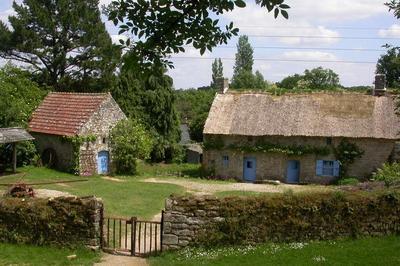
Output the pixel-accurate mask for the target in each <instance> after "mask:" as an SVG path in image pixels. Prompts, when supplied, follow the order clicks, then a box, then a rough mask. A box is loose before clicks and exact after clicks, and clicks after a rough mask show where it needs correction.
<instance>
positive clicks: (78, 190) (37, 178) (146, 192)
mask: <svg viewBox="0 0 400 266" xmlns="http://www.w3.org/2000/svg"><path fill="white" fill-rule="evenodd" d="M18 171H19V172H20V173H21V174H17V175H13V176H3V177H1V178H0V183H11V182H26V183H34V182H36V183H38V182H47V181H57V180H63V181H64V180H77V179H82V177H78V176H74V175H71V174H67V173H62V172H58V171H55V170H51V169H47V168H36V167H24V168H19V169H18ZM85 178H86V179H88V181H85V182H77V183H66V184H51V185H40V186H34V188H45V189H53V190H59V191H65V192H69V193H71V194H73V195H77V196H88V195H94V196H96V197H100V198H102V199H103V201H104V205H105V214H106V215H112V216H125V217H131V216H136V217H138V218H141V219H150V218H152V217H153V216H154V215H156V214H157V213H160V211H161V210H162V209H163V208H164V200H165V198H167V197H168V196H170V195H171V194H183V193H185V190H184V189H183V188H182V187H180V186H177V185H173V184H155V183H146V182H143V178H141V177H135V176H132V177H118V178H120V179H122V180H123V182H115V181H110V180H104V179H102V178H101V177H100V176H92V177H85Z"/></svg>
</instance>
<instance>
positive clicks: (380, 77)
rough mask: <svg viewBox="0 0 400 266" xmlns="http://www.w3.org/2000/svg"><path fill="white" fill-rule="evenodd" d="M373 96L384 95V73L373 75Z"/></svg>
mask: <svg viewBox="0 0 400 266" xmlns="http://www.w3.org/2000/svg"><path fill="white" fill-rule="evenodd" d="M372 95H373V96H384V95H386V76H385V74H376V75H375V87H374V89H373V90H372Z"/></svg>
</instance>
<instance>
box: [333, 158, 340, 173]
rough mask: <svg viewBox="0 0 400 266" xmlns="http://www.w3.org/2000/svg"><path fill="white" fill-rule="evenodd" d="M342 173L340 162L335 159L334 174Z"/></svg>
mask: <svg viewBox="0 0 400 266" xmlns="http://www.w3.org/2000/svg"><path fill="white" fill-rule="evenodd" d="M339 174H340V162H339V161H334V163H333V176H339Z"/></svg>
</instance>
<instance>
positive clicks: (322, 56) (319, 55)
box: [282, 51, 338, 61]
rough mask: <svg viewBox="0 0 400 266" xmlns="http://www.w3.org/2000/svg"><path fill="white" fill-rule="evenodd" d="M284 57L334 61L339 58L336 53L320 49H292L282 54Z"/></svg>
mask: <svg viewBox="0 0 400 266" xmlns="http://www.w3.org/2000/svg"><path fill="white" fill-rule="evenodd" d="M282 57H283V58H284V59H293V60H315V61H317V60H321V61H334V60H338V59H337V57H336V55H334V54H332V53H326V52H319V51H292V52H284V53H283V54H282Z"/></svg>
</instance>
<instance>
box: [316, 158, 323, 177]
mask: <svg viewBox="0 0 400 266" xmlns="http://www.w3.org/2000/svg"><path fill="white" fill-rule="evenodd" d="M323 165H324V161H322V160H318V161H317V176H322V169H323Z"/></svg>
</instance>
